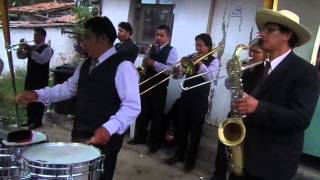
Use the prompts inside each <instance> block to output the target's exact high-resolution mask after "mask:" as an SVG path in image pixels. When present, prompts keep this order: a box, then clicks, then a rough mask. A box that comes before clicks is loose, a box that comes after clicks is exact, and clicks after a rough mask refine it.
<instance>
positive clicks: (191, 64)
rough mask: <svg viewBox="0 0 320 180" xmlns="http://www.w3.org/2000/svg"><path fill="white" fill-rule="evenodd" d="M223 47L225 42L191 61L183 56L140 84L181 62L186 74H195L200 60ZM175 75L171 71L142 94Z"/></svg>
mask: <svg viewBox="0 0 320 180" xmlns="http://www.w3.org/2000/svg"><path fill="white" fill-rule="evenodd" d="M223 48H224V44H222V45H220V46H218V47H216V48H214V49H212V50H211V51H210V52H208V53H206V54H204V55H202V56H200V57H199V58H195V59H193V60H191V61H190V59H188V58H182V59H181V60H180V61H178V62H176V63H175V64H173V65H171V66H169V67H168V68H166V69H164V70H162V71H160V72H158V73H157V74H155V75H153V76H151V77H150V78H148V79H146V80H144V81H142V82H141V83H140V84H139V85H140V86H141V85H143V84H145V83H146V82H149V81H150V80H151V79H153V78H155V77H157V76H159V75H160V74H162V73H164V72H167V71H169V70H171V69H173V68H174V67H176V66H177V65H179V64H181V66H182V68H185V71H184V72H185V73H186V74H189V73H190V74H194V72H195V65H196V64H198V63H199V62H200V61H202V60H205V59H207V58H208V56H209V55H212V54H214V53H217V52H219V51H221V50H222V49H223ZM173 76H174V73H171V74H170V75H169V76H168V77H166V78H165V79H163V80H162V81H160V82H159V83H157V84H155V85H153V86H151V87H150V88H148V89H147V90H145V91H143V92H141V93H140V95H142V94H144V93H146V92H148V91H150V90H151V89H153V88H155V87H156V86H158V85H160V84H162V83H164V82H166V81H167V80H169V79H170V78H172V77H173Z"/></svg>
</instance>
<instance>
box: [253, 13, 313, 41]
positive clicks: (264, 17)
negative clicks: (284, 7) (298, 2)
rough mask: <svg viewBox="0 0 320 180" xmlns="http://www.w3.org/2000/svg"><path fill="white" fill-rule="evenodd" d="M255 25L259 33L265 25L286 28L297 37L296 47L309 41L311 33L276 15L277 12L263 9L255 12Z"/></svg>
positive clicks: (299, 25) (280, 15)
mask: <svg viewBox="0 0 320 180" xmlns="http://www.w3.org/2000/svg"><path fill="white" fill-rule="evenodd" d="M256 23H257V27H258V29H259V31H261V30H262V28H263V26H264V25H265V24H267V23H277V24H280V25H283V26H285V27H288V28H289V29H290V30H292V31H293V32H294V33H295V34H296V36H297V37H298V42H297V44H296V46H301V45H303V44H305V43H307V42H308V41H309V40H310V39H311V33H310V31H309V30H308V29H307V28H306V27H304V26H303V25H301V24H298V23H296V22H295V21H293V20H291V19H289V18H288V17H286V16H284V15H282V14H280V13H278V12H277V11H273V10H269V9H264V10H261V11H259V12H257V14H256Z"/></svg>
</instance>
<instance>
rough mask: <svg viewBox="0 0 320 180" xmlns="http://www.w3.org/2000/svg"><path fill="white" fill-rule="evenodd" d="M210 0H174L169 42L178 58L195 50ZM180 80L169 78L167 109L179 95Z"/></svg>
mask: <svg viewBox="0 0 320 180" xmlns="http://www.w3.org/2000/svg"><path fill="white" fill-rule="evenodd" d="M210 4H211V0H202V1H201V3H199V1H194V0H176V4H175V9H174V23H173V30H172V40H171V44H172V45H173V46H174V47H175V48H177V51H178V58H179V59H181V58H182V57H183V56H186V55H188V54H191V53H193V52H195V41H194V38H195V36H196V35H198V34H200V33H205V32H206V30H207V24H208V18H209V12H210ZM180 93H181V88H180V80H171V81H170V84H169V91H168V95H167V106H166V110H168V109H169V108H170V107H171V105H172V104H173V103H174V101H175V100H176V98H178V97H179V96H180Z"/></svg>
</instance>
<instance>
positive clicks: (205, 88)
mask: <svg viewBox="0 0 320 180" xmlns="http://www.w3.org/2000/svg"><path fill="white" fill-rule="evenodd" d="M214 59H215V57H213V56H209V57H208V60H204V61H203V64H205V65H206V66H209V65H210V63H211V62H212V61H213V60H214ZM197 71H198V69H196V72H197ZM186 77H187V78H188V77H190V76H189V75H187V76H186ZM205 81H206V80H205V79H204V78H203V77H201V76H199V77H196V78H193V79H191V80H188V81H185V82H184V86H185V87H191V86H194V85H197V84H200V83H203V82H205ZM209 92H210V83H208V84H206V85H202V86H198V87H196V88H194V89H191V90H188V91H182V94H181V96H195V95H196V96H203V97H208V96H209Z"/></svg>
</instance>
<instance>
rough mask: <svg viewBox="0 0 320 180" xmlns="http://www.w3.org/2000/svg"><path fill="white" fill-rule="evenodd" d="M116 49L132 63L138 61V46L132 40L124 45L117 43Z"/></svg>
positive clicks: (128, 40)
mask: <svg viewBox="0 0 320 180" xmlns="http://www.w3.org/2000/svg"><path fill="white" fill-rule="evenodd" d="M115 47H116V50H117V52H118V53H121V54H122V56H123V57H124V58H125V59H127V60H129V61H130V62H132V63H134V61H135V60H136V59H137V56H138V46H137V45H136V44H134V43H133V41H132V40H131V38H129V39H127V40H126V41H124V42H123V43H117V44H116V45H115Z"/></svg>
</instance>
